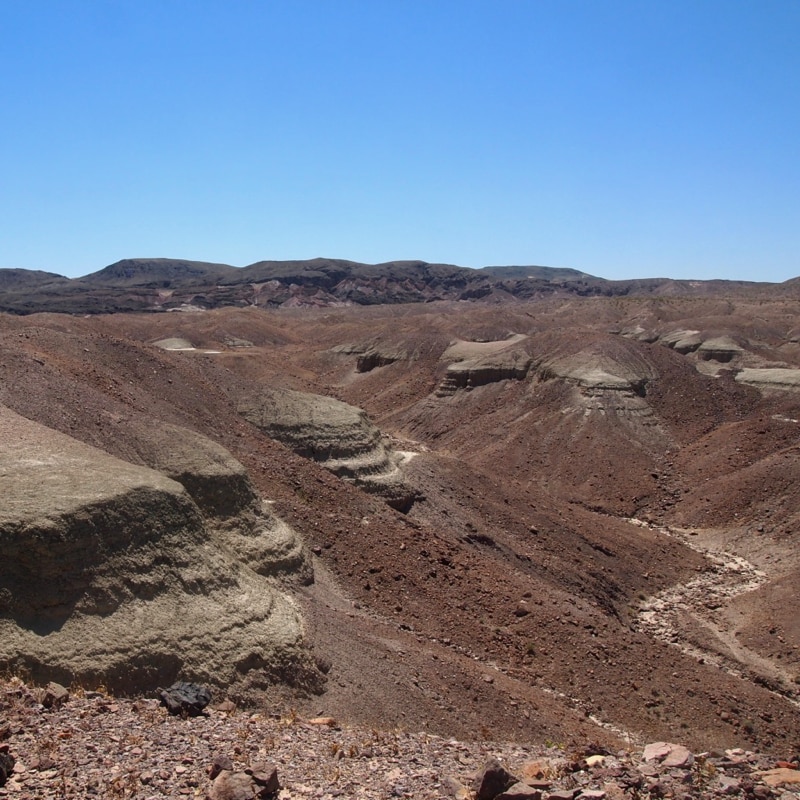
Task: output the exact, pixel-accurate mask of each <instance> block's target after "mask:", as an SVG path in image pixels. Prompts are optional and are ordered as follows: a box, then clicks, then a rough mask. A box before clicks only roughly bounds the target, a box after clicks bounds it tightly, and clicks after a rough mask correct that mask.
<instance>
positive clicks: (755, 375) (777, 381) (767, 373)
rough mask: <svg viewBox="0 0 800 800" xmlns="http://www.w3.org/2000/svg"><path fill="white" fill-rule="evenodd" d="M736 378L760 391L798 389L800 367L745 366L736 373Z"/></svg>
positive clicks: (791, 390) (799, 389)
mask: <svg viewBox="0 0 800 800" xmlns="http://www.w3.org/2000/svg"><path fill="white" fill-rule="evenodd" d="M736 380H737V381H738V382H739V383H744V384H747V385H748V386H755V387H756V388H757V389H761V390H762V391H764V390H766V391H770V390H773V391H785V392H798V391H800V369H781V368H777V367H774V368H766V369H755V368H747V369H743V370H741V371H739V372H738V373H737V374H736Z"/></svg>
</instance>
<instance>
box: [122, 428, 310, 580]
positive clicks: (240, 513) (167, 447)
mask: <svg viewBox="0 0 800 800" xmlns="http://www.w3.org/2000/svg"><path fill="white" fill-rule="evenodd" d="M143 425H144V426H145V427H143ZM127 427H128V431H127V434H128V435H127V437H126V442H125V444H124V445H123V444H122V443H119V444H118V448H119V449H122V450H123V452H122V453H120V455H122V456H123V457H124V458H125V460H127V461H131V462H133V463H137V464H142V465H144V466H148V467H150V468H151V469H156V470H158V471H159V472H163V473H164V474H165V475H167V476H168V477H170V478H172V479H173V480H175V481H177V482H178V483H180V484H182V485H183V487H184V488H185V489H186V491H187V492H188V493H189V495H190V496H191V498H192V500H194V502H195V503H196V504H197V506H198V507H199V508H200V510H201V511H202V512H203V515H204V517H205V518H206V524H207V526H208V527H209V528H210V529H211V530H212V531H213V532H214V533H215V535H216V536H217V538H218V539H219V540H220V541H222V542H224V543H225V545H227V546H228V547H229V548H231V549H232V550H233V551H234V552H235V553H236V554H237V555H238V556H239V558H240V559H242V561H243V562H244V563H245V564H246V565H247V566H248V567H250V569H252V570H254V571H255V572H258V573H259V574H261V575H271V576H282V577H285V578H289V579H291V580H292V581H293V582H298V583H306V584H307V583H311V581H312V579H313V573H312V567H311V559H310V556H309V554H308V552H307V550H306V548H305V546H304V544H303V541H302V538H301V537H300V535H299V534H298V533H297V532H296V531H295V530H294V529H293V528H291V527H290V526H289V525H287V524H286V523H285V522H284V521H283V520H281V519H279V518H278V517H276V516H275V515H274V514H273V513H272V511H271V509H270V506H269V504H268V503H266V502H265V501H264V500H263V499H262V498H261V496H260V495H259V494H258V492H257V490H256V488H255V486H254V485H253V483H252V481H251V480H250V476H249V475H248V474H247V470H245V468H244V466H242V464H241V463H240V462H239V461H237V460H236V459H235V458H234V457H233V456H232V455H231V453H230V452H229V451H228V450H226V449H225V448H224V447H222V446H221V445H219V444H217V443H216V442H214V441H212V440H211V439H209V438H208V437H207V436H203V435H202V434H200V433H197V432H196V431H192V430H189V429H188V428H183V427H181V426H178V425H172V424H170V423H166V422H160V421H157V420H147V421H146V423H143V422H142V421H141V420H136V419H132V420H129V421H128V423H127Z"/></svg>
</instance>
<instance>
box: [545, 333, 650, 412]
mask: <svg viewBox="0 0 800 800" xmlns="http://www.w3.org/2000/svg"><path fill="white" fill-rule="evenodd" d="M537 371H538V374H539V376H540V377H541V378H543V379H545V380H548V379H552V378H561V379H562V380H565V381H567V382H568V383H571V384H573V385H574V386H575V389H576V392H575V398H576V406H577V407H578V408H582V409H583V412H584V414H586V415H589V414H593V413H597V414H601V415H614V416H616V417H618V418H620V419H626V420H635V422H636V424H637V425H644V426H647V427H657V425H658V422H657V419H656V417H655V415H654V414H653V409H652V408H651V407H650V404H649V403H648V402H647V400H646V399H645V394H646V387H647V384H648V382H649V381H651V380H653V379H655V378H656V377H657V375H656V372H655V370H654V369H653V367H652V366H651V365H650V364H649V363H648V362H647V361H646V360H645V359H643V358H642V357H641V356H640V355H639V354H638V353H636V352H634V351H617V350H616V349H611V350H606V349H604V348H603V346H602V345H601V346H598V347H597V348H592V347H590V348H587V349H585V350H581V351H579V352H577V353H572V354H570V355H565V356H559V357H556V358H552V359H549V360H546V361H543V362H542V363H541V364H540V365H539V366H538V369H537Z"/></svg>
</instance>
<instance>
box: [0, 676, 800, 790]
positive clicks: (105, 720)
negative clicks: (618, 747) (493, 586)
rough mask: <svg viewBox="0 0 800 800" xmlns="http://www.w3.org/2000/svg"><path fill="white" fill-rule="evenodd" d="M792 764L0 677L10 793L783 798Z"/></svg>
mask: <svg viewBox="0 0 800 800" xmlns="http://www.w3.org/2000/svg"><path fill="white" fill-rule="evenodd" d="M493 762H494V765H493V766H491V765H492V763H493ZM487 765H488V766H489V768H488V769H487ZM797 766H798V761H797V753H792V754H788V753H787V754H781V755H780V756H779V757H774V756H768V755H765V754H757V753H752V752H748V751H744V750H739V749H737V750H727V751H725V752H711V753H691V752H690V751H689V750H688V749H686V748H685V747H682V746H681V745H678V744H669V743H663V742H659V743H652V744H649V745H647V746H646V747H645V748H644V749H643V750H637V751H631V752H626V751H620V752H615V753H610V752H608V751H606V750H603V749H602V748H600V747H597V746H593V745H591V744H587V746H586V748H584V749H583V750H582V751H580V752H570V751H568V750H565V749H564V748H563V747H561V746H559V745H558V744H557V743H554V744H553V745H552V746H547V747H535V746H524V745H519V744H513V743H498V742H486V741H481V742H462V741H456V740H454V739H450V740H448V739H443V738H441V737H436V736H431V735H428V734H425V733H406V732H400V731H378V730H363V729H353V728H348V727H345V726H340V725H339V724H338V723H337V722H336V720H334V719H332V718H330V717H320V718H316V719H301V718H299V717H297V716H296V715H294V714H293V713H289V714H275V715H268V714H254V713H251V712H249V711H242V710H238V709H236V708H235V707H233V705H232V704H230V703H227V702H225V703H221V704H219V705H217V706H213V705H212V706H210V707H209V708H208V710H207V711H206V712H205V713H204V714H202V715H200V716H195V717H180V716H171V715H169V714H168V713H167V710H166V709H165V708H164V707H163V706H162V705H161V704H160V702H159V701H158V700H155V699H122V698H115V697H112V696H109V695H106V694H104V693H102V692H77V693H73V694H72V695H67V694H66V692H63V691H62V690H61V689H60V687H57V686H54V685H51V687H50V688H49V689H40V688H35V687H31V686H28V685H27V684H25V683H23V682H22V681H20V680H18V679H15V678H12V679H10V680H7V681H3V682H0V798H16V799H17V800H33V799H34V798H36V799H37V800H38V799H39V798H82V797H102V798H142V800H154V799H155V798H166V797H169V798H180V797H201V798H208V799H209V800H248V798H256V797H262V798H263V797H271V798H277V800H289V799H290V798H321V800H326V798H336V797H347V798H364V799H365V800H366V799H367V798H370V799H371V798H393V797H406V798H446V797H450V798H458V800H472V798H476V800H493V799H494V798H499V799H500V800H508V798H518V800H519V798H531V799H532V800H548V798H549V799H550V800H580V799H581V798H583V799H584V800H590V798H594V799H595V800H602V798H608V800H623V799H624V798H650V797H657V798H661V797H664V798H701V797H742V798H762V799H764V800H767V799H768V798H778V799H779V800H796V799H797V798H798V797H800V770H798V768H797ZM275 773H277V780H278V782H279V784H280V787H279V788H276V785H275Z"/></svg>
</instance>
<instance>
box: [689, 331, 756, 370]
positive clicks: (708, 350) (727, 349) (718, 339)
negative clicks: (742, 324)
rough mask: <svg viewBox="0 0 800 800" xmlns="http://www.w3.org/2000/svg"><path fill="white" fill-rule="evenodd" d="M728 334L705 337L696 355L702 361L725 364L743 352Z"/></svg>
mask: <svg viewBox="0 0 800 800" xmlns="http://www.w3.org/2000/svg"><path fill="white" fill-rule="evenodd" d="M744 352H745V351H744V348H743V347H740V346H739V345H738V344H737V343H736V342H735V341H734V340H733V339H731V337H730V336H715V337H713V338H711V339H706V340H705V341H704V342H703V343H702V344H701V345H700V346H699V347H698V348H697V355H698V356H699V357H700V358H701V359H703V360H704V361H719V362H721V363H723V364H727V363H729V362H730V361H733V360H734V359H735V358H737V357H739V356H741V355H742V354H743V353H744Z"/></svg>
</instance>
